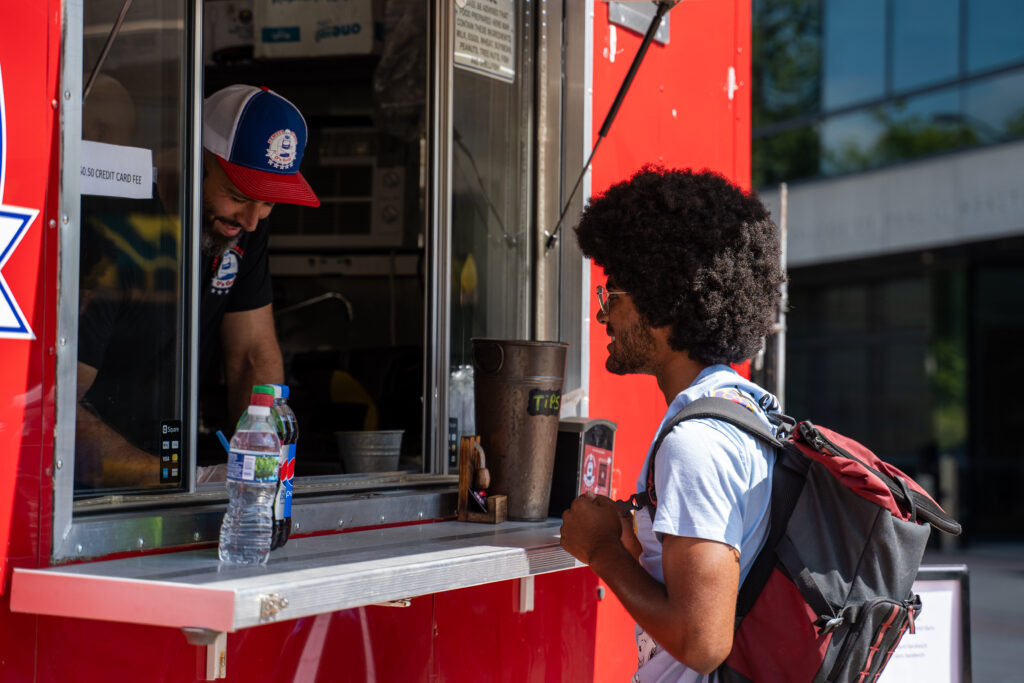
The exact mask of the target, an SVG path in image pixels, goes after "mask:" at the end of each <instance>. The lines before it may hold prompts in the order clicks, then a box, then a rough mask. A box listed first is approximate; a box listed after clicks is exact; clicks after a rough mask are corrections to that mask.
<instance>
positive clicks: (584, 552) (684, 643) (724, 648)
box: [561, 495, 739, 673]
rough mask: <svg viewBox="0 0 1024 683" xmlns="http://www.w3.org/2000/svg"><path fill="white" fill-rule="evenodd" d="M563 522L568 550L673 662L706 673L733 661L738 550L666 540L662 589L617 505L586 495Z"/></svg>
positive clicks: (693, 540) (704, 542)
mask: <svg viewBox="0 0 1024 683" xmlns="http://www.w3.org/2000/svg"><path fill="white" fill-rule="evenodd" d="M639 514H646V513H645V512H644V511H641V512H640V513H639ZM562 520H563V521H562V538H561V544H562V547H563V548H565V549H566V550H567V551H568V552H569V553H571V554H572V555H573V556H575V557H576V558H577V559H579V560H580V561H582V562H585V563H587V564H589V565H590V568H591V569H592V570H593V571H594V573H595V574H597V575H598V576H599V577H600V578H601V579H602V580H603V581H604V582H605V583H606V584H607V585H608V587H609V588H610V589H611V590H612V592H613V593H615V595H616V597H618V598H619V601H620V602H621V603H622V605H623V607H625V608H626V611H628V612H629V614H630V616H632V617H633V619H635V620H636V622H637V623H638V624H639V625H640V626H641V627H642V628H643V629H644V630H645V631H647V633H648V634H650V636H651V637H652V638H654V640H655V641H656V642H657V643H658V644H659V645H661V646H662V647H663V648H664V649H665V650H666V651H667V652H668V653H669V654H670V655H672V656H673V657H674V658H676V659H677V660H679V661H680V662H682V663H683V664H685V665H686V666H688V667H690V668H691V669H694V670H696V671H698V672H701V673H709V672H711V671H714V670H715V668H717V667H718V666H719V665H720V664H721V663H722V662H723V661H725V658H726V657H727V656H728V655H729V652H730V650H731V649H732V636H733V620H734V617H735V610H736V592H737V588H738V586H739V553H738V552H737V551H736V549H735V548H733V547H732V546H729V545H726V544H724V543H719V542H717V541H708V540H704V539H698V538H687V537H682V536H672V535H669V534H666V535H665V536H664V541H663V544H662V568H663V570H664V574H665V584H664V585H662V584H661V583H659V582H658V581H657V580H656V579H655V578H654V577H652V576H651V575H650V574H648V573H647V571H646V570H645V569H644V568H643V567H642V566H641V565H640V563H639V562H638V561H637V559H636V557H635V555H634V553H633V552H631V549H628V548H627V547H626V545H624V543H623V540H624V538H625V537H624V534H623V527H622V523H621V516H620V514H619V511H618V508H617V507H616V505H615V503H614V502H612V501H611V500H610V499H608V498H605V497H602V496H592V495H591V496H587V495H584V496H580V497H579V498H577V499H576V500H575V501H574V502H573V504H572V507H571V508H570V509H569V510H568V511H567V512H566V513H565V515H564V516H563V518H562Z"/></svg>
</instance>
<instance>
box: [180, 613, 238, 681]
mask: <svg viewBox="0 0 1024 683" xmlns="http://www.w3.org/2000/svg"><path fill="white" fill-rule="evenodd" d="M181 631H182V633H184V634H185V640H187V641H188V642H189V644H190V645H195V646H197V647H199V648H203V649H201V650H199V655H198V658H197V661H196V668H197V671H196V676H197V677H198V678H199V680H201V681H215V680H217V679H218V678H227V677H228V653H227V645H228V634H227V633H225V632H224V631H212V630H210V629H208V628H192V627H191V626H186V627H184V628H182V629H181Z"/></svg>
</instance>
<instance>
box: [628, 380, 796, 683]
mask: <svg viewBox="0 0 1024 683" xmlns="http://www.w3.org/2000/svg"><path fill="white" fill-rule="evenodd" d="M704 396H720V397H722V398H728V399H731V400H733V401H736V402H738V403H740V404H741V405H745V406H747V407H748V408H749V409H750V410H751V411H752V412H753V413H754V414H756V415H758V416H759V417H760V418H761V419H762V420H763V421H764V422H765V424H770V423H769V422H768V419H767V417H765V413H766V412H773V411H777V410H778V409H779V405H778V401H777V400H776V398H775V397H774V396H772V395H771V394H769V393H768V392H766V391H765V390H764V389H762V388H761V387H759V386H757V385H756V384H754V383H752V382H750V381H749V380H746V379H744V378H743V377H741V376H740V375H738V374H737V373H736V372H735V371H734V370H733V369H732V368H730V367H729V366H727V365H713V366H711V367H709V368H706V369H705V370H704V371H703V372H701V373H700V374H699V375H698V376H697V378H696V379H695V380H694V381H693V383H692V384H691V385H690V386H689V387H687V388H686V389H684V390H683V391H682V392H680V393H679V395H678V396H676V397H675V399H674V400H673V401H672V403H671V404H670V405H669V407H668V410H667V411H666V412H665V417H664V418H663V419H662V421H661V424H660V425H659V427H658V432H657V433H655V439H657V434H658V433H660V432H661V429H662V428H663V427H664V426H665V424H666V423H667V422H668V421H669V420H670V419H672V417H674V416H675V415H676V413H678V412H679V411H680V410H682V408H683V407H684V406H686V405H687V404H688V403H691V402H692V401H694V400H696V399H698V398H701V397H704ZM653 447H654V441H653V440H652V442H651V448H653ZM650 462H651V453H650V451H648V454H647V460H646V461H645V463H644V467H643V469H642V470H641V472H640V478H639V479H638V480H637V492H642V491H644V490H645V489H646V485H647V468H648V466H649V465H650ZM774 464H775V452H774V450H773V449H772V448H770V447H769V446H767V445H765V444H763V443H762V442H761V441H759V440H758V439H756V438H754V437H753V436H751V435H749V434H747V433H746V432H744V431H742V430H741V429H739V428H737V427H734V426H732V425H730V424H728V423H726V422H723V421H721V420H713V419H706V418H704V419H695V420H687V421H686V422H682V423H680V424H678V425H676V426H675V427H674V428H673V429H672V432H671V433H670V434H669V435H668V436H666V437H665V440H664V441H663V442H662V444H661V448H660V449H659V451H658V457H657V461H656V465H655V468H654V476H655V481H654V486H655V490H656V491H657V493H658V507H657V513H656V515H655V518H654V521H653V523H652V521H651V517H650V513H649V512H648V510H646V509H644V510H639V511H638V512H637V513H636V526H637V537H638V538H639V540H640V545H641V547H642V548H643V550H642V552H641V554H640V564H641V565H642V566H643V568H644V569H646V570H647V572H648V573H649V574H650V575H651V576H653V577H654V578H656V579H657V580H658V581H660V582H661V583H665V576H664V574H663V572H662V566H661V554H662V551H661V536H662V534H671V535H673V536H685V537H691V538H703V539H708V540H712V541H719V542H721V543H725V544H727V545H730V546H732V547H733V548H736V549H737V550H738V551H739V553H740V583H741V584H742V582H743V580H744V579H745V578H746V576H747V573H748V572H749V571H750V566H751V564H752V563H753V561H754V558H755V557H756V556H757V553H758V551H759V550H760V549H761V546H762V545H763V544H764V540H765V537H766V536H767V534H768V523H769V515H768V512H769V499H770V494H771V483H772V467H773V466H774ZM636 640H637V649H638V654H639V664H638V669H637V672H636V675H635V676H634V677H633V680H634V681H635V682H637V683H708V682H709V681H711V680H713V676H703V675H701V674H699V673H697V672H696V671H693V670H692V669H689V668H687V667H686V666H684V665H683V664H682V663H680V662H679V661H678V660H676V659H674V658H673V657H672V656H671V655H670V654H669V653H668V652H666V651H665V650H663V649H661V647H659V646H658V645H657V644H656V643H655V642H654V641H653V640H652V639H651V637H650V636H648V635H647V633H646V632H644V631H643V630H642V629H641V628H640V627H639V626H637V628H636Z"/></svg>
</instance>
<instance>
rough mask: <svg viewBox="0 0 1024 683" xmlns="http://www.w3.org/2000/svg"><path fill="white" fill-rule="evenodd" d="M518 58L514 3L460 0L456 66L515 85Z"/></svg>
mask: <svg viewBox="0 0 1024 683" xmlns="http://www.w3.org/2000/svg"><path fill="white" fill-rule="evenodd" d="M515 59H516V26H515V0H457V2H456V3H455V66H457V67H459V68H462V69H466V70H467V71H474V72H476V73H479V74H483V75H485V76H489V77H491V78H495V79H498V80H500V81H505V82H506V83H512V82H513V81H514V80H515V78H516V61H515Z"/></svg>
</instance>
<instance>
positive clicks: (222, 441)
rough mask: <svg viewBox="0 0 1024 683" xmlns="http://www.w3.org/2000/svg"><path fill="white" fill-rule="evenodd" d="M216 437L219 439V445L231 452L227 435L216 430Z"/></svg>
mask: <svg viewBox="0 0 1024 683" xmlns="http://www.w3.org/2000/svg"><path fill="white" fill-rule="evenodd" d="M217 438H218V439H220V445H221V446H223V447H224V451H225V452H226V453H231V443H230V442H229V441H228V437H226V436H224V432H222V431H220V430H219V429H218V430H217Z"/></svg>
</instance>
